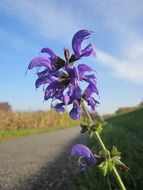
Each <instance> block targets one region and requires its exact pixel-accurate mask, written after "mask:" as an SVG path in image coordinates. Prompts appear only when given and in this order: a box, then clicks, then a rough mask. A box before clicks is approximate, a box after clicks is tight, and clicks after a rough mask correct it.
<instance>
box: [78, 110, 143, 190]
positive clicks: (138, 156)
mask: <svg viewBox="0 0 143 190" xmlns="http://www.w3.org/2000/svg"><path fill="white" fill-rule="evenodd" d="M108 123H110V124H111V125H110V126H108V127H107V128H106V129H104V131H103V133H102V135H101V136H102V139H103V141H104V142H105V144H106V145H107V148H108V149H110V150H111V146H112V145H115V146H116V147H117V148H118V150H119V151H120V152H122V161H123V162H124V163H125V164H126V165H127V166H128V167H129V168H130V169H129V171H128V172H124V171H123V169H119V168H118V170H119V173H120V174H121V176H122V179H123V181H124V183H125V185H126V188H127V189H130V190H140V189H143V140H142V137H143V109H137V110H136V111H133V112H130V113H126V114H122V115H119V116H115V117H113V118H110V119H108ZM97 144H98V143H97V141H96V139H94V138H93V139H92V140H91V139H88V145H89V146H90V147H91V148H92V150H93V152H95V153H98V151H99V147H98V145H97ZM109 177H110V179H111V180H110V181H111V186H112V189H118V186H117V185H116V182H115V180H114V177H113V176H112V174H110V176H109ZM78 183H80V187H79V189H82V187H84V189H85V190H87V189H90V190H92V189H93V190H94V189H96V190H100V189H105V190H106V189H108V184H107V179H106V178H103V175H101V173H100V171H99V170H98V169H97V168H96V169H95V170H90V169H89V170H88V175H87V176H86V177H84V176H82V177H79V178H78Z"/></svg>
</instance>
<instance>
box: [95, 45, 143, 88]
mask: <svg viewBox="0 0 143 190" xmlns="http://www.w3.org/2000/svg"><path fill="white" fill-rule="evenodd" d="M97 55H98V56H97V59H98V60H99V62H100V63H102V64H104V65H105V66H107V67H109V68H110V69H111V70H112V73H113V76H115V77H118V78H121V79H126V80H128V81H132V82H135V83H138V84H142V85H143V72H142V71H143V61H142V60H143V43H142V44H139V43H138V44H136V45H135V46H134V47H132V48H128V49H126V53H124V57H123V58H122V59H118V58H117V57H114V56H112V55H110V54H108V53H106V52H103V51H101V50H97Z"/></svg>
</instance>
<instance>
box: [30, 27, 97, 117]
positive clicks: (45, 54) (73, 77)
mask: <svg viewBox="0 0 143 190" xmlns="http://www.w3.org/2000/svg"><path fill="white" fill-rule="evenodd" d="M91 33H92V31H89V30H80V31H78V32H77V33H75V35H74V37H73V39H72V48H73V51H74V54H73V55H71V56H70V52H69V50H68V49H67V48H64V56H65V60H63V59H62V58H60V57H59V56H58V55H56V54H55V53H54V51H53V50H51V49H50V48H43V49H42V50H41V52H40V55H39V56H37V57H35V58H33V59H32V61H31V62H30V64H29V66H28V69H29V70H31V69H33V68H37V76H38V78H37V80H36V82H35V87H36V88H39V87H40V86H41V85H43V86H44V88H43V91H44V100H49V99H51V100H52V103H51V105H52V107H53V108H54V109H55V110H56V111H57V112H64V111H65V106H68V105H72V108H71V110H70V112H69V115H70V117H71V118H72V119H79V118H80V115H81V113H80V112H81V111H80V110H81V109H80V106H81V102H82V101H83V100H85V101H86V103H87V105H88V106H89V107H90V108H91V110H92V111H95V107H96V105H97V104H99V102H98V101H97V100H96V99H95V98H94V94H97V95H99V94H98V90H97V86H96V76H95V72H94V70H93V69H92V68H91V67H89V66H87V65H85V64H78V66H77V67H75V66H73V63H74V62H75V61H77V60H78V59H80V58H82V57H84V56H89V55H95V52H94V49H93V46H92V45H91V44H89V45H87V46H86V47H85V48H82V47H81V46H82V42H83V41H84V40H86V39H87V38H89V36H90V35H91ZM89 72H92V73H90V74H89ZM83 81H84V82H85V83H87V84H86V85H85V89H82V88H81V87H80V84H81V82H83Z"/></svg>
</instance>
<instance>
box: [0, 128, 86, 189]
mask: <svg viewBox="0 0 143 190" xmlns="http://www.w3.org/2000/svg"><path fill="white" fill-rule="evenodd" d="M84 142H85V136H83V135H80V128H79V127H74V128H68V129H61V130H58V131H54V132H49V133H43V134H39V135H33V136H28V137H21V138H16V139H12V140H8V141H4V142H0V190H56V189H58V190H60V189H61V190H69V189H72V188H71V186H72V183H74V182H73V181H74V176H75V173H77V172H78V171H77V169H76V163H75V161H73V159H72V160H69V158H68V152H69V150H70V148H71V147H72V146H73V145H74V144H76V143H84ZM77 189H78V188H77Z"/></svg>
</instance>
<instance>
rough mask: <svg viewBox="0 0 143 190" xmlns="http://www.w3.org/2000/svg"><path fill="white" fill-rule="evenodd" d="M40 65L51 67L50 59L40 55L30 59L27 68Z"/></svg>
mask: <svg viewBox="0 0 143 190" xmlns="http://www.w3.org/2000/svg"><path fill="white" fill-rule="evenodd" d="M41 66H44V67H46V68H49V69H52V66H51V62H50V60H49V59H47V58H45V57H40V56H38V57H35V58H34V59H32V61H31V62H30V64H29V66H28V69H32V68H34V67H41Z"/></svg>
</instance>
